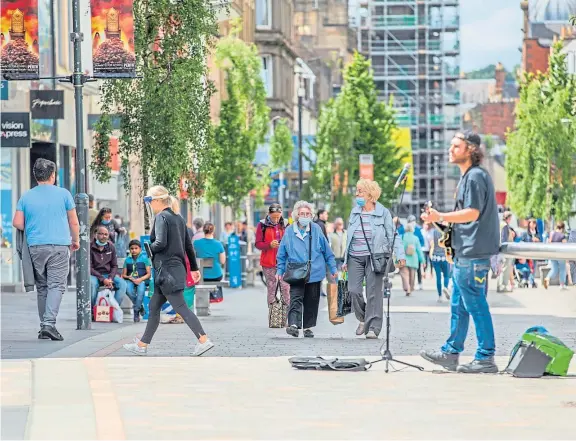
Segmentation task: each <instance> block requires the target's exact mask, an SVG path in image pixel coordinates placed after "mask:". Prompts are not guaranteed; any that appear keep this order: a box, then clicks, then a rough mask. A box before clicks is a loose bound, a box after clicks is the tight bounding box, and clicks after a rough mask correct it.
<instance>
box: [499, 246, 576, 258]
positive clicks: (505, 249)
mask: <svg viewBox="0 0 576 441" xmlns="http://www.w3.org/2000/svg"><path fill="white" fill-rule="evenodd" d="M500 253H501V254H503V255H505V256H506V257H516V258H518V257H520V258H524V259H542V260H546V259H552V260H576V243H561V244H559V243H539V242H514V243H512V242H511V243H504V244H502V246H501V247H500Z"/></svg>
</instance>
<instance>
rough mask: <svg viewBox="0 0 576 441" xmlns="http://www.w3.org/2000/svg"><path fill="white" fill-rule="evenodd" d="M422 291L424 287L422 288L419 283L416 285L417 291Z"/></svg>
mask: <svg viewBox="0 0 576 441" xmlns="http://www.w3.org/2000/svg"><path fill="white" fill-rule="evenodd" d="M423 290H424V287H423V286H422V284H421V283H419V284H418V291H423Z"/></svg>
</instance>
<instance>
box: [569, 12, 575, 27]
mask: <svg viewBox="0 0 576 441" xmlns="http://www.w3.org/2000/svg"><path fill="white" fill-rule="evenodd" d="M570 24H571V25H572V26H576V15H571V16H570Z"/></svg>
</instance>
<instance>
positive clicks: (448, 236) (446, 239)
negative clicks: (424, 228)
mask: <svg viewBox="0 0 576 441" xmlns="http://www.w3.org/2000/svg"><path fill="white" fill-rule="evenodd" d="M431 208H432V201H428V202H426V203H425V204H424V208H423V209H422V212H423V213H427V214H428V213H430V209H431ZM430 223H431V224H432V225H433V226H434V228H436V229H437V230H438V231H439V232H440V233H441V234H442V237H440V239H438V245H440V248H444V253H445V254H446V261H447V262H448V263H450V264H453V263H454V249H453V248H452V224H450V223H449V224H447V225H442V224H438V223H436V222H430Z"/></svg>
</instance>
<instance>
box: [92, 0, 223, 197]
mask: <svg viewBox="0 0 576 441" xmlns="http://www.w3.org/2000/svg"><path fill="white" fill-rule="evenodd" d="M134 23H135V36H134V38H135V41H134V44H135V51H136V59H137V70H138V74H139V76H140V78H138V79H133V80H106V81H104V82H103V85H102V88H101V107H102V115H103V117H102V118H101V120H100V123H99V124H98V125H97V127H96V145H95V147H94V150H93V157H92V169H93V170H94V173H95V175H96V177H97V179H98V180H100V181H106V180H107V179H109V178H110V171H109V170H108V165H107V159H108V158H109V153H108V140H109V136H110V134H111V132H112V127H111V124H110V122H109V116H110V115H111V114H119V116H120V119H121V122H120V130H121V137H120V142H119V155H120V159H121V162H122V171H123V173H124V174H125V175H128V174H129V172H130V171H129V169H128V160H129V158H136V159H137V160H138V161H139V162H140V164H141V166H142V170H143V178H144V188H146V187H147V184H148V180H149V179H150V180H151V182H152V183H153V184H161V185H164V186H166V187H167V188H169V189H170V190H172V191H175V190H176V189H177V188H178V182H179V179H180V178H181V177H189V178H191V179H189V181H190V184H191V188H190V190H191V194H192V195H197V194H198V193H199V192H200V191H201V190H202V189H203V188H204V181H205V176H206V175H205V171H206V170H209V169H210V164H211V159H212V154H211V153H210V149H209V146H210V145H211V136H212V133H211V124H210V95H211V94H212V85H211V84H210V83H209V82H207V81H206V80H205V78H207V76H208V71H207V66H206V62H205V61H206V58H207V56H208V49H209V44H210V42H211V41H212V37H213V36H215V35H216V33H217V20H216V11H215V9H214V7H213V6H212V5H211V3H210V2H206V1H205V0H187V1H185V2H173V1H169V0H134ZM125 182H126V183H127V185H129V183H130V180H129V179H126V180H125Z"/></svg>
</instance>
